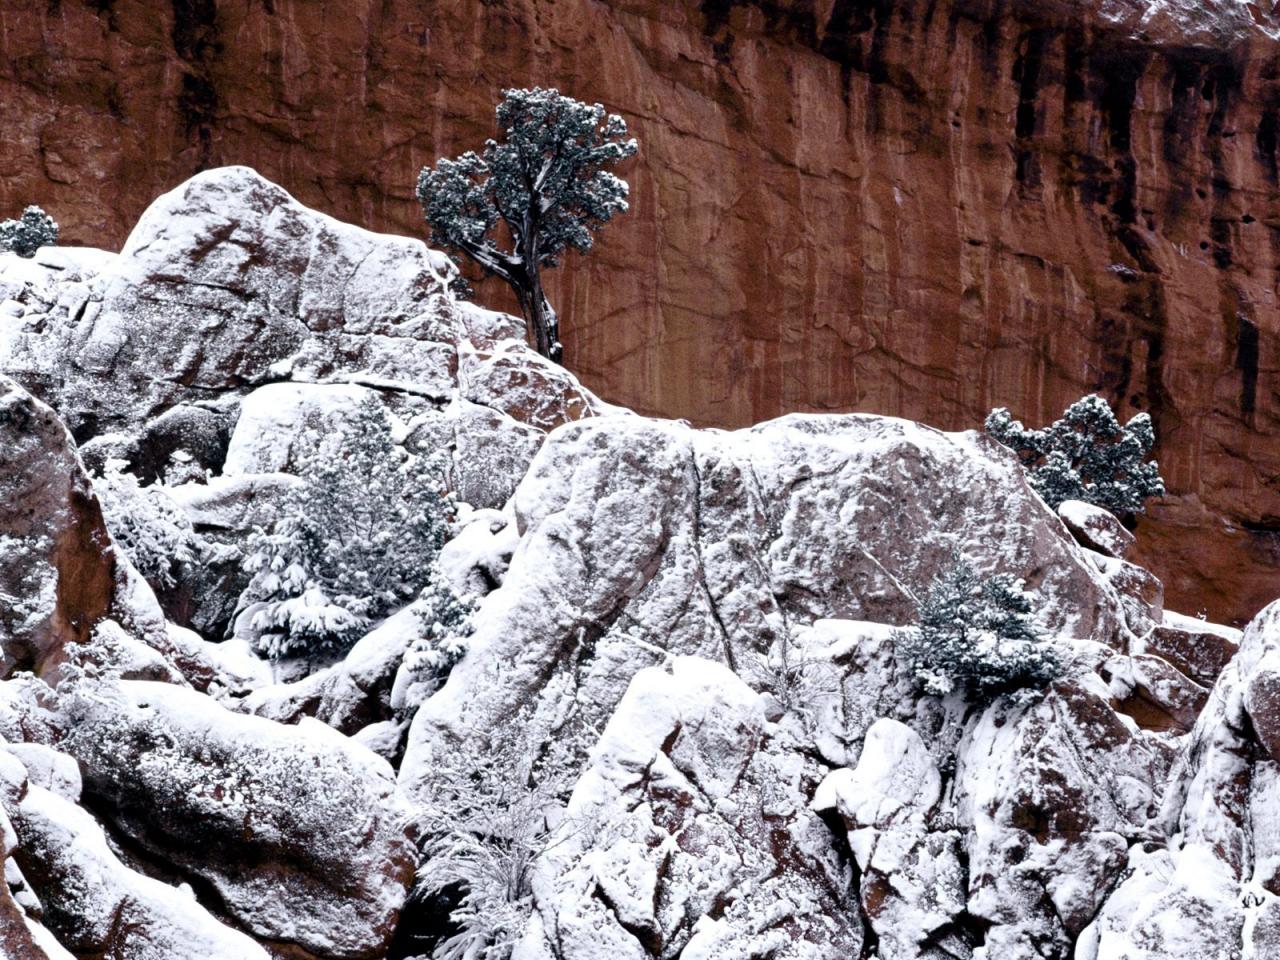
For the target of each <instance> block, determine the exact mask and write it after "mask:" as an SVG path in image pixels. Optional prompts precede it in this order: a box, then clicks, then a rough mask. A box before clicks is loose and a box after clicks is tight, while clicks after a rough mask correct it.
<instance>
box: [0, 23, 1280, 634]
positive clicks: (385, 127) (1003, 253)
mask: <svg viewBox="0 0 1280 960" xmlns="http://www.w3.org/2000/svg"><path fill="white" fill-rule="evenodd" d="M1269 7H1270V5H1269V4H1266V3H1261V2H1257V3H1234V2H1233V3H1227V2H1222V0H1214V2H1204V0H1173V2H1169V3H1164V4H1155V3H1149V2H1145V0H1108V2H1103V0H1077V2H1067V0H1011V2H996V0H935V2H929V3H926V2H925V0H903V2H890V0H867V2H863V3H849V2H834V3H833V2H814V0H771V2H767V3H766V2H763V0H754V2H749V0H742V2H735V0H703V2H695V0H674V2H655V0H615V2H613V3H611V4H609V5H607V6H606V5H605V4H602V3H598V2H590V0H561V2H558V3H555V4H550V3H535V2H534V0H509V2H504V3H490V2H480V0H469V2H451V3H438V2H437V3H422V2H418V0H378V2H376V3H375V2H373V0H354V2H351V3H345V4H315V3H307V2H301V0H271V2H264V3H254V2H249V0H223V2H220V3H215V2H214V0H196V2H187V3H181V4H173V5H167V4H166V5H159V6H157V5H156V4H152V3H146V2H144V0H111V2H102V0H95V2H89V0H11V2H8V3H6V4H5V9H4V11H3V13H2V14H0V97H2V98H3V102H4V104H5V108H6V109H5V117H6V131H5V138H4V142H3V143H2V144H0V208H3V209H4V210H5V211H6V212H9V213H12V212H16V210H17V209H19V208H20V206H21V205H22V204H23V203H26V202H29V201H35V202H39V203H41V204H43V205H44V206H45V207H47V208H48V209H49V210H50V211H51V212H52V213H53V214H54V215H55V216H56V217H57V218H58V219H59V221H61V223H62V224H63V228H64V236H65V237H66V238H67V239H68V240H70V241H73V242H93V243H96V244H108V245H115V244H119V243H120V242H121V241H122V240H123V239H124V237H125V235H126V233H127V232H128V230H129V228H130V227H131V226H132V224H133V222H134V221H135V219H136V218H137V217H138V215H139V214H140V213H141V211H142V210H143V208H144V207H145V206H146V205H147V204H148V203H149V202H150V201H151V200H152V198H154V197H155V196H156V195H157V194H158V193H159V192H160V191H161V190H163V189H166V188H169V187H172V186H173V185H175V184H176V183H178V182H180V181H181V180H183V179H184V178H186V177H187V176H189V175H190V174H191V173H192V172H194V171H196V170H197V169H200V168H202V167H206V166H211V165H214V164H220V163H229V162H236V163H247V164H251V165H253V166H255V167H256V168H258V169H259V170H261V171H262V172H263V173H264V174H265V175H266V176H268V177H269V178H271V179H273V180H275V181H277V182H279V183H281V184H282V185H283V186H285V187H286V188H287V189H289V190H290V191H291V192H293V193H294V194H295V195H297V196H298V197H299V198H300V199H301V200H302V201H304V202H306V203H309V204H312V205H315V206H318V207H321V208H323V209H325V210H327V211H329V212H331V213H334V214H336V215H338V216H340V217H344V218H347V219H351V220H355V221H357V222H361V223H363V224H366V225H368V226H371V227H375V228H379V229H395V230H399V231H402V232H406V233H413V234H420V233H421V224H420V218H419V213H418V211H417V208H416V204H415V202H414V200H413V198H412V187H413V182H414V176H415V174H416V172H417V170H418V168H419V167H420V166H422V165H423V164H425V163H428V162H431V161H432V160H433V159H434V158H435V157H436V156H437V155H438V154H444V153H454V152H456V151H457V150H459V149H461V148H462V147H464V146H471V145H475V144H477V143H478V142H479V140H480V138H481V137H482V136H483V135H484V134H485V133H486V132H487V128H488V124H489V117H490V110H491V107H492V104H493V102H494V101H495V99H496V98H497V96H498V93H499V91H500V89H501V88H502V87H504V86H506V85H509V84H528V83H533V82H539V83H546V84H552V83H554V84H557V85H559V86H560V87H562V88H563V89H565V90H566V91H568V92H570V93H572V94H575V95H578V96H581V97H587V98H591V99H600V100H602V101H604V102H605V103H606V104H608V105H609V107H610V108H612V109H616V110H620V111H621V112H622V113H623V114H624V115H625V116H626V117H627V118H628V120H629V121H630V122H631V124H632V125H633V127H634V128H635V130H636V132H637V134H638V135H639V137H640V140H641V143H642V151H641V155H640V158H639V160H638V161H636V162H635V165H634V166H633V167H632V168H631V169H630V170H629V172H628V179H630V180H631V182H632V184H633V188H634V200H635V205H634V209H633V212H632V213H631V214H630V215H628V216H627V217H626V218H624V219H623V220H621V221H619V222H618V223H617V224H616V225H614V226H613V227H611V228H610V230H609V232H608V233H607V235H606V236H605V237H604V238H603V240H602V242H601V244H600V248H599V250H598V252H597V253H596V254H594V255H593V256H592V258H591V259H590V260H589V261H584V262H582V263H576V262H574V263H570V264H569V266H568V267H567V268H566V269H565V270H563V271H561V272H560V274H559V275H557V276H556V277H554V278H553V279H552V281H551V284H550V290H551V293H552V296H553V298H554V300H555V302H556V304H557V306H558V307H559V309H560V311H561V313H562V315H563V317H564V321H565V323H564V326H565V342H566V356H567V358H568V362H569V364H570V365H571V366H572V367H573V368H574V369H576V370H579V371H581V372H582V373H583V375H584V379H585V381H586V383H587V384H588V385H589V386H590V387H592V388H593V389H596V390H598V391H600V392H601V393H602V394H603V395H604V396H606V397H609V398H610V399H612V400H616V401H618V402H621V403H625V404H627V405H629V406H632V407H634V408H636V409H639V410H641V411H642V412H659V413H665V414H671V415H676V416H684V417H688V418H690V419H692V420H695V421H700V422H708V423H716V424H721V425H728V426H735V425H741V424H744V423H746V422H748V421H756V420H761V419H765V418H766V417H769V416H772V415H774V414H777V413H780V412H783V411H789V410H814V409H838V410H846V409H854V410H863V411H874V412H879V413H891V414H899V415H903V416H908V417H911V418H915V419H919V420H923V421H926V422H929V423H932V424H935V425H937V426H940V427H943V428H956V427H961V426H968V425H972V424H976V423H977V422H979V420H980V418H981V416H982V415H983V414H984V413H985V412H986V410H988V409H989V408H990V407H992V406H994V405H997V404H1003V405H1006V406H1009V407H1010V408H1012V409H1013V410H1015V411H1016V412H1017V413H1018V415H1019V416H1021V417H1023V418H1025V419H1027V420H1028V421H1033V422H1035V421H1047V420H1049V419H1050V418H1051V417H1053V416H1054V415H1056V414H1057V413H1058V412H1060V411H1061V410H1062V409H1063V408H1064V407H1065V406H1066V405H1067V403H1069V402H1070V401H1071V400H1074V399H1075V398H1077V397H1078V396H1080V395H1081V394H1083V393H1085V392H1087V391H1090V390H1098V391H1100V392H1102V393H1103V394H1105V395H1106V396H1107V397H1108V398H1109V399H1111V400H1113V401H1116V402H1118V403H1119V404H1120V406H1121V408H1122V409H1123V410H1124V411H1126V412H1128V411H1131V410H1133V409H1146V410H1149V411H1150V412H1151V413H1152V415H1153V417H1154V418H1155V420H1156V425H1157V430H1158V434H1159V437H1160V448H1159V450H1158V454H1159V457H1160V461H1161V464H1162V466H1163V469H1164V475H1165V477H1166V479H1167V480H1168V484H1169V488H1170V490H1171V492H1172V494H1173V496H1172V497H1171V498H1170V499H1169V500H1168V501H1166V503H1165V504H1163V505H1161V506H1158V507H1156V508H1155V509H1154V510H1153V511H1152V515H1151V519H1149V520H1143V521H1142V523H1141V525H1140V528H1139V544H1138V549H1137V555H1136V556H1135V557H1134V559H1135V560H1136V561H1137V562H1139V563H1142V564H1143V565H1147V566H1151V567H1152V568H1153V569H1155V570H1156V572H1157V573H1159V574H1160V575H1161V576H1162V577H1163V578H1164V579H1165V581H1166V585H1167V587H1168V591H1169V596H1170V600H1171V602H1173V603H1174V604H1175V605H1177V606H1180V607H1182V608H1183V609H1199V608H1201V607H1203V608H1206V609H1207V610H1208V612H1209V614H1210V615H1211V616H1212V617H1213V618H1214V619H1217V620H1226V619H1231V618H1236V619H1243V618H1246V617H1248V616H1249V615H1250V614H1252V613H1253V612H1254V611H1255V610H1256V609H1257V608H1258V607H1260V606H1261V605H1262V604H1263V602H1265V601H1266V600H1268V599H1270V592H1271V591H1272V590H1273V587H1272V584H1273V583H1274V577H1275V568H1276V567H1277V566H1280V521H1277V517H1280V487H1278V486H1277V484H1276V481H1275V479H1274V478H1275V477H1276V476H1277V475H1280V443H1277V442H1276V435H1277V414H1278V412H1280V407H1278V401H1277V399H1276V392H1275V389H1274V379H1275V375H1276V370H1277V356H1276V348H1275V334H1276V333H1277V332H1278V330H1280V319H1278V314H1277V311H1276V306H1275V284H1276V280H1275V276H1276V273H1275V267H1276V265H1277V262H1278V261H1280V252H1278V251H1280V240H1278V239H1277V238H1278V237H1280V233H1278V232H1277V230H1278V229H1280V191H1277V168H1278V158H1277V145H1278V144H1280V120H1278V115H1280V74H1278V73H1277V72H1276V70H1275V67H1274V64H1275V61H1276V42H1275V40H1274V39H1273V34H1274V32H1275V30H1276V27H1277V22H1278V21H1277V15H1276V14H1275V13H1274V12H1270V11H1269ZM480 295H481V298H482V299H484V300H487V301H488V300H491V301H493V302H494V303H505V292H504V291H502V290H500V289H498V288H497V287H495V286H493V285H487V286H482V287H481V293H480Z"/></svg>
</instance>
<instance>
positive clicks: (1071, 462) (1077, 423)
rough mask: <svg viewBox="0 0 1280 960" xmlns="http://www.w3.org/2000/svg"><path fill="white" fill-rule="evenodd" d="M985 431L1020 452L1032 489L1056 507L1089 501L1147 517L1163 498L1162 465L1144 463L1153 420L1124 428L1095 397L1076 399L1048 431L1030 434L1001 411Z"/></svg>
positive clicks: (1139, 419)
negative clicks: (1148, 507) (1150, 503)
mask: <svg viewBox="0 0 1280 960" xmlns="http://www.w3.org/2000/svg"><path fill="white" fill-rule="evenodd" d="M986 430H987V433H988V434H990V435H991V436H992V437H993V438H994V439H996V440H998V441H999V442H1000V443H1002V444H1004V445H1005V446H1006V447H1009V448H1010V449H1011V450H1013V451H1015V452H1016V453H1017V454H1018V459H1019V460H1021V461H1022V465H1023V466H1024V467H1025V468H1026V470H1027V473H1028V479H1029V480H1030V483H1031V486H1032V487H1033V488H1034V489H1035V491H1036V492H1037V493H1038V494H1040V496H1041V497H1042V498H1043V499H1044V501H1045V503H1047V504H1048V505H1049V506H1050V507H1053V508H1055V509H1056V508H1057V506H1058V504H1060V503H1062V502H1063V501H1064V500H1084V501H1085V502H1087V503H1092V504H1094V505H1096V506H1099V507H1103V508H1104V509H1106V510H1110V511H1111V512H1112V513H1115V514H1117V515H1120V516H1123V515H1124V514H1128V513H1142V512H1143V510H1144V509H1145V506H1144V503H1143V501H1145V500H1146V499H1147V497H1161V496H1164V492H1165V491H1164V481H1163V480H1162V479H1161V478H1160V467H1159V464H1157V463H1156V462H1155V461H1154V460H1152V461H1151V462H1149V463H1144V462H1143V460H1144V458H1145V457H1146V456H1147V454H1148V453H1150V452H1151V447H1152V446H1153V445H1154V443H1155V439H1156V437H1155V428H1154V427H1153V426H1152V424H1151V417H1150V416H1148V415H1147V414H1145V413H1139V414H1137V415H1136V416H1135V417H1133V418H1132V419H1131V420H1130V421H1129V422H1128V423H1126V424H1125V425H1124V426H1121V425H1120V421H1119V420H1117V419H1116V415H1115V411H1113V410H1112V409H1111V405H1110V404H1109V403H1107V401H1106V400H1104V399H1102V398H1101V397H1099V396H1097V395H1096V394H1092V393H1091V394H1089V395H1088V396H1087V397H1082V398H1080V399H1079V400H1077V401H1076V402H1075V403H1073V404H1072V405H1071V406H1070V407H1068V408H1067V409H1066V411H1065V412H1064V413H1063V415H1062V419H1060V420H1058V421H1056V422H1055V423H1054V424H1052V425H1051V426H1048V427H1045V428H1044V429H1043V430H1029V429H1027V428H1026V427H1024V426H1023V425H1022V424H1021V423H1020V422H1018V421H1015V420H1014V419H1013V416H1012V415H1011V414H1010V413H1009V411H1008V410H1006V409H1005V408H1004V407H997V408H996V409H994V410H992V411H991V413H990V414H988V415H987V421H986Z"/></svg>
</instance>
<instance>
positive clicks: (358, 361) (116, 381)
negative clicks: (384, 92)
mask: <svg viewBox="0 0 1280 960" xmlns="http://www.w3.org/2000/svg"><path fill="white" fill-rule="evenodd" d="M451 269H452V267H451V266H450V265H449V261H448V259H447V258H446V257H445V256H444V255H443V254H438V253H434V252H432V251H429V250H428V249H427V248H426V247H425V246H424V245H423V244H422V242H421V241H418V240H413V239H410V238H407V237H391V236H385V235H379V234H374V233H370V232H368V231H365V230H361V229H359V228H358V227H353V226H350V225H347V224H343V223H339V222H337V221H335V220H332V219H330V218H328V217H325V216H323V215H322V214H318V213H315V212H314V211H311V210H308V209H307V208H306V207H304V206H302V205H301V204H299V203H298V202H297V201H296V200H294V199H293V198H292V197H290V196H289V195H288V194H287V193H286V192H285V191H284V190H282V189H281V188H280V187H278V186H276V185H274V184H272V183H269V182H268V181H266V180H264V179H263V178H262V177H260V176H258V175H257V174H256V173H254V172H253V171H252V170H250V169H248V168H247V167H224V168H220V169H216V170H209V171H206V172H204V173H201V174H198V175H197V176H195V177H193V178H192V179H191V180H189V181H187V182H186V183H184V184H182V185H181V186H179V187H177V188H176V189H174V190H172V191H170V192H169V193H167V194H165V195H164V196H162V197H160V198H158V199H157V200H156V201H155V202H154V203H153V204H152V205H151V206H150V207H149V208H148V209H147V211H146V212H145V213H144V214H143V215H142V218H141V219H140V220H139V221H138V223H137V225H136V226H135V227H134V230H133V232H132V233H131V234H130V236H129V239H128V241H127V242H126V243H125V246H124V249H123V250H122V251H121V253H120V256H119V258H118V259H117V260H116V261H114V263H113V264H112V266H110V267H108V268H107V271H106V273H105V274H104V275H102V277H101V278H100V279H101V280H102V281H103V289H102V290H101V293H100V294H99V295H96V296H90V297H89V298H88V299H87V302H85V303H84V304H83V307H82V309H80V310H78V311H77V312H75V313H70V312H68V313H65V314H57V315H55V318H54V319H56V320H57V321H58V322H52V323H50V330H49V331H48V332H49V334H50V335H51V336H52V337H54V338H56V340H57V345H58V347H59V350H58V354H59V356H57V357H56V360H57V362H58V364H59V365H60V366H62V367H64V368H65V372H64V375H63V377H62V379H63V383H62V384H61V385H60V390H59V397H60V401H59V408H60V409H62V410H63V412H64V414H65V415H66V416H68V418H69V419H70V420H71V421H73V424H77V423H79V422H80V421H81V420H82V419H88V418H91V417H92V418H95V421H96V422H98V423H104V424H105V423H116V424H124V425H127V424H129V423H131V422H132V423H138V422H141V421H142V420H145V419H146V418H147V417H149V415H150V414H152V413H154V412H158V411H159V410H160V409H161V408H162V407H166V406H171V405H173V404H174V403H176V402H178V401H180V400H193V399H198V398H199V394H200V393H201V392H202V391H209V390H218V389H225V388H229V387H239V386H244V385H249V384H253V383H255V382H257V383H260V382H265V381H266V380H267V379H269V378H274V377H275V375H274V374H273V373H272V368H273V367H275V366H276V365H282V367H277V369H281V368H288V367H289V365H290V364H291V363H292V364H293V365H294V366H295V367H298V368H303V371H302V372H303V373H304V374H306V373H309V374H310V376H307V375H303V376H301V377H300V378H301V379H315V378H316V377H317V376H324V375H329V374H331V373H332V372H333V371H334V368H335V367H336V366H340V365H342V364H343V362H344V361H349V362H350V366H348V367H347V369H348V370H350V371H352V372H356V371H360V370H365V369H366V368H368V372H369V373H370V374H371V375H372V374H377V373H380V372H383V371H381V370H380V369H379V362H380V361H381V360H382V359H383V355H385V354H387V353H388V352H390V353H393V354H395V363H396V366H397V371H407V370H408V369H410V368H412V371H413V379H414V380H415V382H418V383H420V384H423V385H427V384H431V385H434V386H435V387H436V388H437V389H439V390H441V391H444V392H447V390H448V384H449V382H450V380H451V366H452V364H453V355H454V350H453V348H452V347H451V346H450V345H448V344H446V343H445V342H443V338H442V337H440V336H439V334H438V332H437V331H436V330H435V326H436V324H434V322H432V323H428V322H427V321H425V320H423V319H421V317H422V315H423V314H424V312H425V311H426V310H427V307H428V304H429V303H430V301H431V299H432V298H433V297H437V298H438V297H439V296H440V295H441V291H440V285H439V283H438V281H437V280H436V279H435V277H436V276H438V275H442V274H443V273H445V272H448V271H451ZM387 340H390V343H386V342H385V341H387ZM295 355H297V356H296V358H295Z"/></svg>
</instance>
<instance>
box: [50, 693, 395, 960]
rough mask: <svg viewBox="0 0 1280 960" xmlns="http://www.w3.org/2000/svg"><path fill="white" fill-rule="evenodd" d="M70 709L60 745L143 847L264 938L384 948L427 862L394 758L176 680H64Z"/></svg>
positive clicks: (374, 953)
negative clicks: (412, 835)
mask: <svg viewBox="0 0 1280 960" xmlns="http://www.w3.org/2000/svg"><path fill="white" fill-rule="evenodd" d="M59 700H60V706H59V714H60V717H61V718H62V720H63V723H64V725H65V728H66V729H67V731H68V735H67V736H66V738H65V740H64V741H63V742H62V744H61V745H60V748H61V749H63V750H65V751H66V752H68V753H70V754H71V755H72V756H74V757H75V758H76V760H77V761H78V762H79V764H80V768H81V771H82V773H83V776H84V786H85V793H86V795H88V796H90V797H93V798H94V802H95V804H96V809H101V810H103V811H104V813H105V814H106V815H107V816H109V817H110V819H111V822H112V824H113V825H114V826H115V827H116V828H117V829H119V830H120V831H122V832H123V833H124V834H126V835H127V836H129V837H130V838H131V840H132V841H133V842H134V843H136V844H138V845H139V846H140V847H141V848H142V849H143V850H145V851H147V852H148V853H149V854H150V855H152V856H155V857H158V858H160V859H162V860H163V861H165V862H168V863H171V864H174V865H176V866H177V867H179V868H181V869H182V870H184V871H189V872H190V873H191V874H193V875H196V876H199V877H200V878H201V879H202V880H204V881H205V882H207V883H208V884H210V885H211V886H212V888H213V889H214V890H216V892H217V895H218V898H219V901H220V904H221V906H222V908H224V909H225V910H226V911H227V913H228V914H229V915H230V916H232V917H233V918H234V919H235V920H236V921H237V922H238V923H239V924H241V925H242V926H243V927H244V928H246V929H247V930H249V931H251V932H252V933H254V934H255V935H256V936H258V937H261V938H264V939H268V940H273V941H283V942H286V943H291V944H297V945H299V946H300V947H302V948H303V949H305V950H308V951H310V952H311V953H312V954H315V955H316V956H319V957H326V958H352V960H355V958H374V957H379V956H381V955H382V953H381V952H382V951H383V950H384V949H385V948H386V945H387V942H388V941H389V939H390V937H391V933H392V931H393V929H394V926H395V922H396V918H397V916H398V914H399V910H400V907H401V905H402V904H403V902H404V898H405V894H406V891H407V888H408V885H409V882H410V880H411V879H412V876H413V870H414V866H415V862H416V853H415V849H414V846H413V844H412V843H411V842H410V840H409V837H408V834H407V820H408V817H407V811H406V810H405V809H404V807H403V805H402V804H401V802H400V801H399V800H398V798H397V797H396V795H395V793H394V776H393V773H392V771H391V768H390V766H389V765H388V764H387V763H386V761H385V760H383V759H381V758H379V757H376V756H374V755H373V754H372V753H370V752H368V751H367V750H365V749H364V748H362V747H359V746H357V745H356V744H354V743H352V742H351V741H350V740H348V739H347V738H345V737H343V736H341V735H340V734H338V733H336V732H335V731H333V730H331V729H330V728H329V727H327V726H325V725H323V724H320V723H316V722H315V721H312V720H309V719H304V720H302V721H301V722H300V723H299V724H298V725H297V726H284V725H281V724H278V723H274V722H272V721H270V720H266V719H262V718H260V717H251V716H243V715H240V714H236V713H231V712H228V711H227V710H224V709H223V708H221V707H219V706H218V705H217V704H216V703H214V702H213V701H212V700H210V699H209V698H207V697H204V696H202V695H201V694H198V693H196V692H194V691H191V690H187V689H184V688H181V687H176V686H172V685H169V684H160V683H147V682H142V681H123V682H118V683H112V682H107V683H90V682H88V681H84V682H81V683H80V684H75V685H73V684H69V683H64V684H63V685H62V687H61V688H60V689H59ZM246 955H247V954H246Z"/></svg>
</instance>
